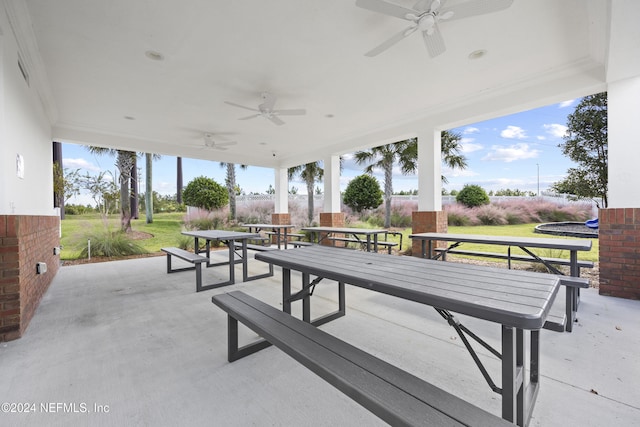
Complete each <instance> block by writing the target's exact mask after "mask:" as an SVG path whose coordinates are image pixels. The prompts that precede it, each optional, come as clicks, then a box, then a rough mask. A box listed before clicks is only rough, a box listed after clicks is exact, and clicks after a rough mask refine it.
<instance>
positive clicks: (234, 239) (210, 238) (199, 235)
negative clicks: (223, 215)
mask: <svg viewBox="0 0 640 427" xmlns="http://www.w3.org/2000/svg"><path fill="white" fill-rule="evenodd" d="M182 234H184V235H185V236H191V237H193V238H194V246H193V247H194V249H195V253H196V254H198V253H200V250H199V248H200V239H202V240H205V242H206V243H205V250H204V252H205V253H206V258H207V261H206V266H207V267H217V266H222V265H228V266H229V280H227V281H225V282H222V283H215V284H211V285H204V286H201V287H200V289H199V290H208V289H213V288H219V287H222V286H228V285H233V284H234V283H235V265H236V264H242V281H243V282H247V281H250V280H256V279H260V278H263V277H267V276H268V273H267V274H266V275H265V274H260V275H254V276H249V267H248V264H247V262H248V258H249V257H248V256H247V241H248V240H249V239H252V238H255V237H258V235H257V234H255V233H245V232H238V231H227V230H196V231H183V232H182ZM211 242H221V243H223V244H224V245H226V246H227V247H228V249H229V250H228V254H229V259H228V261H222V262H216V263H212V262H211V257H210V254H211ZM236 244H240V245H241V248H240V253H237V252H236ZM236 255H237V256H238V258H236Z"/></svg>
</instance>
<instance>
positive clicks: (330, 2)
mask: <svg viewBox="0 0 640 427" xmlns="http://www.w3.org/2000/svg"><path fill="white" fill-rule="evenodd" d="M395 1H396V3H397V4H401V5H403V6H407V7H412V6H413V5H414V3H415V0H409V1H407V0H395ZM468 1H469V0H448V1H447V2H446V3H445V2H444V1H443V3H445V6H447V7H449V6H455V5H456V4H460V3H465V2H468ZM630 3H632V2H622V4H627V6H624V8H623V7H622V6H620V8H618V9H614V6H615V7H618V6H616V5H615V4H613V3H612V2H611V1H607V0H536V1H530V0H514V2H513V4H512V5H511V7H509V8H508V9H506V10H502V11H499V12H495V13H491V14H486V15H482V16H476V17H470V18H466V19H460V20H452V21H451V22H443V23H441V25H440V29H441V31H442V36H443V38H444V42H445V45H446V51H445V52H444V53H443V54H441V55H439V56H437V57H435V58H432V57H430V56H429V55H428V53H427V50H426V49H425V45H424V43H423V40H422V37H421V35H420V34H419V32H416V33H415V34H412V35H411V36H409V37H407V38H406V39H404V40H402V41H401V42H399V43H398V44H396V45H395V46H393V47H392V48H390V49H389V50H387V51H386V52H384V53H382V54H380V55H378V56H376V57H366V56H365V55H364V53H365V52H367V51H369V50H370V49H372V48H374V47H375V46H377V45H379V44H380V43H381V42H383V41H384V40H386V39H388V38H389V37H391V36H393V35H395V34H397V33H398V32H400V31H402V30H403V29H404V28H406V27H407V22H406V21H403V20H401V19H397V18H394V17H390V16H384V15H382V14H379V13H374V12H371V11H369V10H365V9H363V8H360V7H357V6H356V2H355V0H349V1H345V0H323V1H299V0H270V1H244V2H237V1H236V2H228V1H208V0H184V1H172V0H157V1H153V2H147V1H130V0H110V1H107V2H105V1H97V0H57V1H50V0H7V2H6V4H7V8H8V12H9V16H10V19H11V25H12V29H13V31H14V32H17V33H19V36H18V37H17V38H18V39H19V40H21V41H22V44H23V46H21V50H22V51H24V52H29V53H30V54H29V55H27V57H23V58H22V61H23V64H22V65H23V66H24V67H25V70H26V72H27V73H28V74H29V81H30V84H31V85H35V86H36V89H37V91H38V93H39V95H40V97H41V99H42V100H43V103H44V105H45V108H46V114H47V115H48V116H49V118H50V121H51V123H52V129H53V130H52V132H53V135H52V138H53V139H54V140H56V141H61V142H76V143H82V144H91V145H98V146H105V147H113V148H121V149H128V150H135V151H138V152H153V153H158V154H164V155H175V156H183V157H192V158H202V159H211V160H216V161H223V162H233V163H242V164H247V165H254V166H263V167H273V168H286V167H289V166H294V165H298V164H303V163H307V162H312V161H315V160H321V159H325V158H327V157H328V156H330V155H337V154H343V153H347V152H352V151H354V150H357V149H362V148H366V147H371V146H374V145H379V144H382V143H387V142H393V141H394V138H395V140H398V139H399V138H404V137H408V136H412V135H413V134H415V132H416V129H418V128H420V127H425V128H440V129H447V128H450V127H453V126H460V125H463V124H465V123H473V122H475V121H479V120H483V119H487V118H490V117H495V116H499V115H505V114H509V113H514V112H516V111H522V110H525V109H530V108H535V107H538V106H543V105H547V104H550V103H554V102H560V101H563V100H566V99H570V98H573V97H578V96H584V95H587V94H590V93H595V92H598V91H602V90H606V82H607V81H611V79H612V78H614V79H615V78H622V77H626V76H627V75H635V74H638V70H639V69H640V60H639V59H638V58H636V57H635V56H633V57H632V58H633V59H627V58H625V56H626V54H627V52H631V49H634V47H633V43H625V42H624V40H625V38H626V36H627V35H628V31H630V29H632V28H634V26H635V23H634V22H630V21H631V19H630V17H627V16H628V15H629V14H628V13H625V9H627V8H636V9H637V7H636V5H633V6H632V5H630ZM618 4H620V2H618ZM627 12H628V11H627ZM635 31H636V32H637V30H635ZM614 40H615V41H616V43H617V44H616V46H615V51H613V49H612V48H611V44H612V41H614ZM620 41H622V42H620ZM627 44H629V46H627ZM478 51H484V52H485V54H484V55H483V56H481V57H480V58H477V59H472V58H471V57H470V55H471V56H473V55H472V53H473V52H478ZM616 58H617V59H616ZM620 58H625V60H621V59H620ZM263 92H269V93H271V94H273V95H274V96H276V97H277V101H276V104H275V109H305V110H306V115H301V116H281V119H282V120H283V121H284V122H285V124H283V125H280V126H278V125H276V124H274V123H272V122H271V121H269V120H267V119H266V118H265V117H255V118H253V119H249V120H239V119H240V118H243V117H246V116H248V115H251V114H253V112H252V111H249V110H246V109H242V108H239V107H237V106H234V105H230V104H228V103H225V101H229V102H232V103H235V104H240V105H243V106H247V107H252V108H256V107H257V106H258V104H260V103H261V102H263V100H262V99H261V93H263ZM205 133H210V134H212V135H213V136H212V138H213V140H215V141H216V142H229V141H237V144H236V145H232V146H228V147H225V148H227V149H226V150H217V149H211V148H207V147H206V146H205V142H204V137H203V135H204V134H205Z"/></svg>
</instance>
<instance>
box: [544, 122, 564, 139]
mask: <svg viewBox="0 0 640 427" xmlns="http://www.w3.org/2000/svg"><path fill="white" fill-rule="evenodd" d="M543 127H544V128H545V129H546V130H547V133H548V134H549V135H553V136H554V137H556V138H562V137H563V136H565V135H566V134H567V127H566V126H565V125H561V124H558V123H552V124H548V125H543Z"/></svg>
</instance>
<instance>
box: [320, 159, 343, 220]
mask: <svg viewBox="0 0 640 427" xmlns="http://www.w3.org/2000/svg"><path fill="white" fill-rule="evenodd" d="M324 212H326V213H329V212H332V213H335V212H340V156H330V157H327V158H326V159H324Z"/></svg>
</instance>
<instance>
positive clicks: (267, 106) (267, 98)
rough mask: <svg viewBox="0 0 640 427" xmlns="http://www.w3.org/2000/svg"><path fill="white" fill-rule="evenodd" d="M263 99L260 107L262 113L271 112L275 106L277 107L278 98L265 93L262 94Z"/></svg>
mask: <svg viewBox="0 0 640 427" xmlns="http://www.w3.org/2000/svg"><path fill="white" fill-rule="evenodd" d="M262 99H264V102H263V103H262V104H260V105H258V108H259V109H260V111H271V110H273V106H274V105H275V103H276V99H278V98H276V97H275V96H273V95H271V94H270V93H267V92H264V93H263V94H262Z"/></svg>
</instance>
